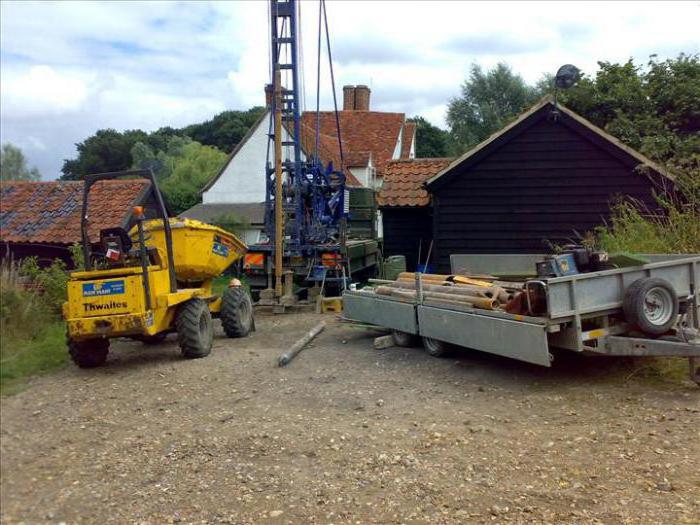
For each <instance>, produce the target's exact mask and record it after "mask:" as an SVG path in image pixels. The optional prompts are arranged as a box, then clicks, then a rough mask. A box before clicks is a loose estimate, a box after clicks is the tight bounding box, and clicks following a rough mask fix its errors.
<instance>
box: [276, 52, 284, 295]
mask: <svg viewBox="0 0 700 525" xmlns="http://www.w3.org/2000/svg"><path fill="white" fill-rule="evenodd" d="M274 133H275V297H277V298H280V297H282V260H283V255H284V210H283V208H282V204H283V203H284V201H283V198H282V74H281V72H280V68H279V66H277V67H276V69H275V130H274Z"/></svg>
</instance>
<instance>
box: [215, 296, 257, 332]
mask: <svg viewBox="0 0 700 525" xmlns="http://www.w3.org/2000/svg"><path fill="white" fill-rule="evenodd" d="M220 317H221V326H223V328H224V332H226V335H227V336H228V337H245V336H247V335H248V334H249V333H250V331H251V329H253V326H254V321H253V303H252V301H251V300H250V296H249V295H248V294H247V293H246V291H245V290H244V289H243V287H242V286H234V287H232V288H227V289H226V290H225V291H224V295H223V297H222V299H221V313H220Z"/></svg>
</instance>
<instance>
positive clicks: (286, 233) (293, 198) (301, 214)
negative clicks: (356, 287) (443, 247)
mask: <svg viewBox="0 0 700 525" xmlns="http://www.w3.org/2000/svg"><path fill="white" fill-rule="evenodd" d="M269 14H270V42H271V53H270V55H271V56H270V62H271V64H270V65H271V78H272V80H273V85H272V89H273V93H275V96H274V97H273V101H272V107H271V111H270V126H269V131H268V136H269V140H268V147H267V162H266V167H265V189H266V196H265V233H266V235H267V238H268V242H266V243H263V244H257V245H253V246H250V248H249V253H251V254H261V253H262V254H264V255H265V257H264V263H260V264H258V266H257V267H254V266H248V267H247V268H245V267H244V269H245V271H246V273H247V274H248V276H249V277H251V284H252V287H253V289H254V291H259V290H260V289H262V288H263V287H264V285H263V283H262V282H261V277H262V275H263V273H266V275H267V288H268V289H269V290H270V291H271V290H272V288H273V282H272V279H273V278H272V274H273V272H274V257H273V256H274V255H275V240H276V239H275V237H276V225H277V222H276V214H275V206H276V202H277V198H278V195H277V188H278V186H277V180H276V166H275V160H276V159H275V158H274V153H275V147H274V146H275V140H276V137H275V132H274V130H275V125H274V119H275V114H276V111H278V110H279V111H280V112H281V121H282V126H281V137H280V139H279V141H280V143H281V146H282V148H283V149H284V151H285V154H284V156H283V158H282V159H281V171H282V181H283V183H282V192H281V196H280V198H281V200H282V209H283V215H284V229H283V243H282V245H283V250H282V253H283V257H282V260H283V268H284V270H285V271H292V272H293V273H294V277H295V279H294V280H295V284H296V285H297V288H299V287H302V288H303V287H305V286H306V287H308V286H310V285H311V286H313V285H318V284H319V283H320V284H321V287H327V288H335V289H336V290H337V291H341V290H342V289H343V288H345V287H346V286H347V284H348V283H349V281H350V279H351V277H352V276H351V267H352V268H355V269H357V268H361V269H362V270H365V269H367V268H370V269H373V268H374V265H375V264H376V253H377V252H378V250H377V248H376V241H372V242H373V243H374V246H375V248H374V249H373V250H374V251H372V249H366V248H363V251H362V253H363V258H364V259H366V260H367V262H365V260H364V259H363V261H362V262H361V263H359V264H358V261H357V260H355V261H353V264H352V265H351V264H350V255H349V252H348V241H347V224H348V216H349V211H350V207H349V191H348V190H347V189H346V176H345V166H344V160H343V143H342V140H341V135H340V119H339V117H338V108H337V99H336V94H335V79H334V75H333V65H332V58H331V52H330V35H329V31H328V22H327V17H326V12H325V2H324V0H320V3H319V18H318V21H319V26H318V30H319V34H318V69H317V71H318V73H319V75H318V77H320V61H321V36H322V25H323V24H325V40H326V45H327V49H328V59H329V62H330V76H331V84H332V86H331V87H332V90H333V101H334V106H335V115H336V126H337V129H336V132H337V139H338V152H339V159H340V166H336V167H334V166H333V163H332V161H329V162H328V163H326V164H324V163H323V161H322V159H321V155H320V153H319V149H320V145H319V143H320V136H319V133H320V129H319V127H320V126H319V123H318V120H317V125H316V129H315V130H313V131H314V132H315V148H314V150H313V153H311V152H310V151H309V150H310V149H311V147H310V146H311V144H309V143H308V142H309V140H308V139H309V137H308V134H307V136H306V139H307V142H306V143H305V146H306V147H305V148H304V149H305V150H306V155H304V151H303V149H302V144H301V137H302V130H301V114H300V113H301V111H300V95H301V93H300V91H301V86H300V83H299V71H300V68H299V45H300V35H299V20H298V16H299V6H298V0H269ZM318 77H317V86H316V115H317V117H318V115H319V98H320V97H319V95H320V78H318ZM278 82H279V85H277V83H278ZM278 105H279V107H278ZM336 168H337V169H336ZM355 251H357V250H355ZM365 253H366V254H368V256H367V257H365V255H364V254H365ZM370 259H371V260H370ZM258 260H260V259H258ZM262 264H264V267H265V268H264V269H263V268H262V267H261V265H262ZM256 289H257V290H256ZM276 295H277V296H279V287H278V288H277V292H276ZM277 298H278V299H279V297H277Z"/></svg>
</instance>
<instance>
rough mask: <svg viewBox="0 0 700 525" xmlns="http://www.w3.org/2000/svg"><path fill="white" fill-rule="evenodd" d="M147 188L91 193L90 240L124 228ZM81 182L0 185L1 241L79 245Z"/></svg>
mask: <svg viewBox="0 0 700 525" xmlns="http://www.w3.org/2000/svg"><path fill="white" fill-rule="evenodd" d="M149 186H150V182H148V181H147V180H144V179H129V180H109V181H99V182H97V183H96V184H95V185H94V186H93V187H92V188H91V189H90V200H89V205H88V217H89V218H90V226H89V229H88V231H89V234H90V240H91V241H93V242H97V241H98V240H99V233H100V230H101V229H104V228H111V227H116V226H124V225H125V224H126V223H127V222H128V220H129V218H130V217H131V213H132V207H133V206H134V205H136V204H139V203H140V202H141V199H142V198H143V197H144V195H145V194H146V190H147V188H148V187H149ZM82 202H83V182H82V181H51V182H17V181H10V182H3V184H2V187H1V188H0V240H2V241H4V242H25V243H48V244H73V243H76V242H80V240H81V235H80V214H81V207H82Z"/></svg>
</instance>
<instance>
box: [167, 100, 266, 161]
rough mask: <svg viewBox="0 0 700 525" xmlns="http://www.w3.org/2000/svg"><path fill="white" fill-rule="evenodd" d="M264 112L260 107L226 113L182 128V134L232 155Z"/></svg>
mask: <svg viewBox="0 0 700 525" xmlns="http://www.w3.org/2000/svg"><path fill="white" fill-rule="evenodd" d="M264 111H265V108H263V107H259V106H256V107H253V108H250V109H249V110H247V111H224V112H222V113H219V114H218V115H216V116H215V117H214V118H213V119H211V120H207V121H206V122H202V123H201V124H192V125H190V126H186V127H184V128H182V130H180V132H181V133H180V134H182V135H186V136H188V137H190V138H191V139H192V140H195V141H197V142H199V143H201V144H203V145H205V146H214V147H215V148H219V149H220V150H221V151H225V152H226V153H231V151H233V148H235V147H236V145H237V144H238V143H239V142H240V141H241V139H242V138H243V137H244V136H245V134H246V133H247V132H248V130H249V129H250V128H251V126H252V125H253V124H255V122H256V121H257V120H258V119H259V118H260V116H261V115H262V114H263V112H264Z"/></svg>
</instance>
